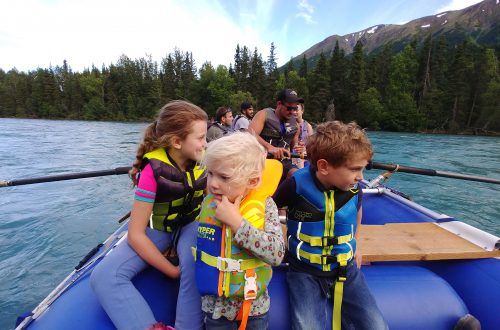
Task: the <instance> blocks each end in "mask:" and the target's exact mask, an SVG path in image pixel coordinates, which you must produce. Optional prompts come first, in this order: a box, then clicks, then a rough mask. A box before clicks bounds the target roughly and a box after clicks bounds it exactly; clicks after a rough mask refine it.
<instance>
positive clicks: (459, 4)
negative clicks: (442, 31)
mask: <svg viewBox="0 0 500 330" xmlns="http://www.w3.org/2000/svg"><path fill="white" fill-rule="evenodd" d="M481 1H482V0H451V1H450V2H449V3H448V4H446V5H444V6H442V7H440V8H439V9H438V10H436V14H439V13H443V12H445V11H451V10H460V9H464V8H467V7H469V6H472V5H475V4H476V3H479V2H481Z"/></svg>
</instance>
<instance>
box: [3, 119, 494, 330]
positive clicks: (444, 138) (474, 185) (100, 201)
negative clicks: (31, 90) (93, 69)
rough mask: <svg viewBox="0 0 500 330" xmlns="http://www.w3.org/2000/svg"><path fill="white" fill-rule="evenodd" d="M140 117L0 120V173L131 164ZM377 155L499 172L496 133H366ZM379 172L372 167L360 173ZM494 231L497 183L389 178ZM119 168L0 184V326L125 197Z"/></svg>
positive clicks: (71, 261) (53, 280) (38, 292)
mask: <svg viewBox="0 0 500 330" xmlns="http://www.w3.org/2000/svg"><path fill="white" fill-rule="evenodd" d="M145 127H146V124H144V123H119V122H88V121H51V120H30V119H0V168H1V171H0V180H14V179H22V178H31V177H39V176H47V175H57V174H63V173H77V172H86V171H95V170H105V169H113V168H115V167H120V166H129V165H130V164H131V163H132V161H133V160H134V158H135V150H136V147H137V143H138V142H139V141H140V139H141V137H142V132H143V130H144V128H145ZM369 137H370V139H371V141H372V143H373V145H374V149H375V156H374V159H375V160H376V161H379V162H386V163H399V164H401V165H407V166H414V167H423V168H430V169H436V170H441V171H449V172H458V173H464V174H471V175H481V176H488V177H492V178H496V179H500V138H498V137H477V136H454V135H429V134H426V135H423V134H411V133H388V132H373V133H372V132H371V133H369ZM381 173H382V172H380V171H376V170H370V171H366V172H365V178H368V179H370V178H373V177H375V176H377V175H379V174H381ZM387 184H389V185H391V186H392V187H394V188H397V189H398V190H400V191H403V192H405V193H406V194H408V195H410V196H411V197H412V198H413V199H414V200H415V201H416V202H417V203H419V204H422V205H424V206H426V207H428V208H430V209H432V210H434V211H437V212H440V213H444V214H447V215H450V216H454V217H456V218H458V219H461V220H463V221H465V222H467V223H469V224H471V225H474V226H476V227H479V228H481V229H483V230H486V231H488V232H490V233H492V234H495V235H497V236H500V203H499V202H500V185H494V184H488V183H480V182H470V181H463V180H457V179H448V178H439V177H427V176H419V175H413V174H404V173H397V174H395V175H393V177H392V178H391V179H390V181H389V182H388V183H387ZM132 201H133V191H132V189H131V185H130V180H129V179H128V177H127V176H126V175H118V176H114V175H113V176H106V177H100V178H88V179H80V180H71V181H60V182H53V183H42V184H33V185H25V186H17V187H8V188H0V329H12V328H13V327H14V324H15V319H16V317H17V316H18V315H20V314H21V313H23V312H25V311H29V310H31V309H33V308H34V307H35V306H36V305H37V304H38V303H39V302H40V301H41V300H42V299H43V298H44V297H45V296H46V295H47V294H48V293H50V292H51V291H52V289H53V288H54V287H55V286H56V285H57V284H58V283H59V282H60V281H61V280H62V279H64V278H65V277H66V275H67V274H69V273H70V272H71V271H72V270H73V268H74V267H75V266H76V265H77V263H78V261H80V259H82V258H83V256H85V255H86V254H87V252H88V251H89V250H90V249H91V248H92V247H94V246H95V245H97V244H98V243H100V242H102V241H103V240H104V239H106V238H107V237H108V236H109V234H111V233H112V232H113V231H115V230H116V229H117V228H118V227H119V224H118V222H117V221H118V219H120V218H121V217H122V216H123V215H125V214H126V213H127V212H128V211H129V210H130V207H131V205H132Z"/></svg>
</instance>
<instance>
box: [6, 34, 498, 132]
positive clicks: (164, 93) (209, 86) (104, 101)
mask: <svg viewBox="0 0 500 330" xmlns="http://www.w3.org/2000/svg"><path fill="white" fill-rule="evenodd" d="M275 51H276V48H275V46H274V43H272V44H271V47H270V51H269V55H268V56H267V59H266V60H264V59H263V56H262V55H261V54H260V53H259V51H258V50H257V48H255V49H254V50H253V51H251V50H250V49H248V48H247V47H246V46H243V47H240V45H237V46H236V51H235V55H234V62H233V63H230V64H229V66H225V65H219V66H217V67H213V66H212V64H211V63H210V62H205V63H203V64H202V65H201V67H200V68H199V69H197V67H196V65H195V62H194V60H193V56H192V53H190V52H183V51H180V50H179V49H175V50H174V52H172V53H170V54H168V55H167V56H166V57H165V58H163V59H162V60H161V61H160V63H158V62H156V61H153V60H152V58H151V56H146V57H143V58H139V59H134V60H132V59H130V58H129V57H127V56H126V55H122V56H121V57H120V58H119V60H118V61H117V63H116V64H111V65H109V66H105V65H103V66H102V68H101V69H99V68H97V67H95V66H93V65H92V67H91V68H90V69H85V70H83V72H74V71H72V69H71V67H70V66H69V64H68V63H67V62H66V61H64V62H63V65H62V66H56V67H52V66H51V67H49V68H48V69H46V68H38V69H36V70H34V71H28V72H27V73H26V72H23V71H18V70H17V69H15V68H14V69H11V70H10V71H8V72H5V71H4V70H2V69H0V118H33V119H35V118H36V119H69V120H99V121H100V120H103V121H150V120H151V118H153V117H154V116H155V114H156V112H157V111H158V109H159V108H160V107H161V106H162V105H163V104H165V103H167V102H168V101H169V100H172V99H185V100H189V101H191V102H193V103H195V104H197V105H199V106H200V107H202V108H203V109H204V110H205V111H207V113H208V114H209V116H213V115H214V114H215V110H216V109H217V108H218V107H220V106H230V107H231V108H232V109H233V112H235V113H239V105H240V103H241V102H242V101H245V100H248V101H250V102H252V103H253V104H254V108H255V109H263V108H265V107H274V106H275V104H276V101H275V99H276V98H275V95H276V93H277V91H279V90H281V89H283V88H285V87H288V88H293V89H295V90H297V92H298V93H299V95H301V97H303V98H304V99H305V100H306V103H305V114H304V118H305V119H306V120H308V121H309V122H311V123H319V122H323V121H327V120H333V119H338V120H342V121H351V120H355V121H356V122H358V124H359V125H360V126H362V127H365V128H367V129H368V130H370V131H396V132H418V133H431V134H463V135H487V136H500V69H499V67H500V66H499V53H500V49H499V48H498V47H497V49H492V48H485V47H482V46H479V45H478V44H476V43H474V42H472V41H468V40H467V39H466V40H465V41H463V42H461V43H460V44H457V45H451V44H448V42H447V40H446V39H444V38H439V39H437V40H435V39H433V38H432V37H431V36H430V35H429V36H427V37H426V38H425V39H423V40H420V41H417V40H415V41H414V42H412V43H410V44H408V45H407V46H406V47H405V48H404V49H403V50H402V51H400V52H395V51H394V50H393V46H392V45H391V44H388V45H385V47H384V49H383V50H382V51H381V52H379V53H377V54H365V52H364V51H363V44H362V43H361V42H358V43H357V44H356V46H355V48H354V52H353V53H352V54H350V55H345V53H344V51H343V50H342V49H340V48H339V46H338V43H337V44H336V45H335V48H334V49H333V51H332V52H331V53H328V54H324V53H321V54H320V55H319V56H318V57H316V58H314V59H308V58H306V57H305V55H304V56H303V58H302V60H301V61H295V62H294V61H293V60H292V59H291V60H290V61H289V62H288V63H287V64H286V65H285V66H283V67H282V68H278V66H277V64H276V60H277V59H276V52H275Z"/></svg>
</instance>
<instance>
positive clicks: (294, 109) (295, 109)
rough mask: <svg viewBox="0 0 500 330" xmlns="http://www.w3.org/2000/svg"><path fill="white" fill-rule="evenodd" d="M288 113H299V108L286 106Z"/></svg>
mask: <svg viewBox="0 0 500 330" xmlns="http://www.w3.org/2000/svg"><path fill="white" fill-rule="evenodd" d="M285 107H286V111H288V112H292V111H298V110H299V107H298V106H296V105H294V106H291V105H286V106H285Z"/></svg>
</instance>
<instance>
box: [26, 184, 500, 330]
mask: <svg viewBox="0 0 500 330" xmlns="http://www.w3.org/2000/svg"><path fill="white" fill-rule="evenodd" d="M366 183H367V182H364V183H363V184H364V185H366ZM364 192H365V195H364V202H363V226H362V228H361V229H360V230H361V231H360V240H359V243H358V244H359V249H360V251H361V252H362V254H363V260H364V261H365V262H367V264H364V265H363V266H362V268H361V269H362V271H363V273H364V274H365V276H366V279H367V282H368V285H369V287H370V289H371V290H372V293H373V295H374V296H375V299H376V301H377V303H378V305H379V307H380V309H381V311H382V313H383V315H384V317H385V319H386V320H387V322H388V324H389V327H390V329H393V330H398V329H401V330H412V329H415V330H417V329H418V330H420V329H434V330H439V329H453V327H454V325H455V324H456V323H457V321H458V320H459V319H460V318H461V317H463V316H464V315H467V314H472V315H473V316H474V317H476V318H477V319H478V320H479V321H480V322H481V326H482V329H486V330H488V329H490V330H497V329H500V307H499V305H498V299H499V297H500V258H499V257H500V251H499V248H500V243H499V242H500V239H499V238H498V237H496V236H493V235H490V234H488V233H486V232H483V231H481V230H479V229H476V228H474V227H472V226H469V225H466V224H465V223H463V222H460V221H458V220H456V219H454V218H452V217H449V216H446V215H443V214H438V213H435V212H433V211H431V210H429V209H426V208H424V207H422V206H420V205H418V204H416V203H414V202H412V201H409V200H408V199H405V198H403V197H401V196H400V194H398V193H395V192H394V191H391V190H390V189H389V188H386V187H383V186H379V187H378V188H370V189H367V188H366V189H364ZM126 233H127V224H124V225H123V226H122V227H121V228H120V229H118V230H117V231H116V232H115V233H114V234H112V235H111V236H110V237H109V238H108V239H107V240H106V241H105V242H103V243H102V244H100V245H99V246H97V247H96V248H94V249H93V250H92V251H91V252H90V253H89V255H88V256H87V258H85V259H84V261H82V262H81V263H80V264H79V265H78V266H77V268H76V269H75V270H74V271H73V272H72V273H71V274H70V275H69V276H68V277H67V278H66V279H65V280H64V281H63V282H62V283H60V284H59V285H58V287H57V288H55V289H54V290H53V292H52V293H51V294H50V295H49V296H47V297H46V298H45V299H44V300H43V301H42V302H41V303H40V304H39V305H38V306H37V307H36V308H35V309H34V310H33V311H32V312H30V313H26V315H23V316H20V317H19V319H18V324H17V329H44V330H46V329H51V330H57V329H65V330H66V329H72V330H77V329H114V326H113V324H112V323H111V321H110V319H109V318H108V316H107V315H106V313H105V312H104V310H103V309H102V308H101V306H100V304H99V302H98V301H97V299H96V297H95V296H94V293H93V291H92V289H91V288H90V285H89V278H90V274H91V273H92V270H93V269H94V267H95V265H96V264H98V263H99V262H100V261H101V260H102V259H103V258H106V255H107V254H108V253H109V252H110V251H112V249H113V248H114V247H115V246H117V245H118V244H125V242H126V237H127V236H126ZM386 237H390V238H391V239H390V241H391V246H390V247H389V248H386V250H387V251H386V250H384V247H386V246H387V242H388V241H389V240H388V239H384V238H386ZM382 240H383V241H382ZM380 242H383V244H381V243H380ZM286 271H287V266H286V265H281V266H280V267H276V268H275V271H274V276H273V279H272V282H271V284H270V287H269V289H270V295H271V310H270V329H290V324H289V318H288V317H287V315H288V309H289V302H288V295H287V290H286V283H285V280H284V275H285V272H286ZM134 283H135V285H136V286H137V288H138V289H139V290H140V291H141V293H142V295H143V296H144V297H145V299H146V300H147V301H148V302H149V305H150V306H152V307H153V312H154V314H155V316H156V318H157V320H159V321H163V322H164V323H165V324H174V317H175V305H176V296H177V292H178V282H177V281H175V280H171V279H169V278H167V277H165V276H163V275H162V274H160V273H159V272H158V271H156V270H155V269H146V270H145V271H143V272H142V273H141V274H139V275H138V276H137V277H136V278H135V279H134ZM159 292H162V293H163V294H159ZM329 313H331V306H330V307H329ZM327 324H329V325H331V321H330V322H328V323H327Z"/></svg>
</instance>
